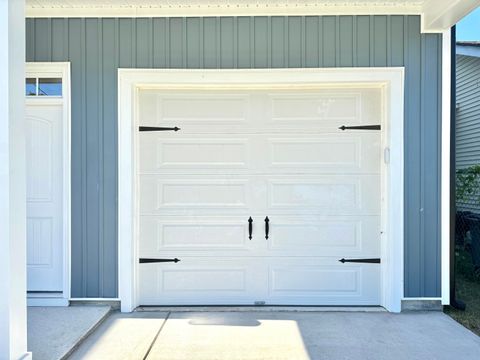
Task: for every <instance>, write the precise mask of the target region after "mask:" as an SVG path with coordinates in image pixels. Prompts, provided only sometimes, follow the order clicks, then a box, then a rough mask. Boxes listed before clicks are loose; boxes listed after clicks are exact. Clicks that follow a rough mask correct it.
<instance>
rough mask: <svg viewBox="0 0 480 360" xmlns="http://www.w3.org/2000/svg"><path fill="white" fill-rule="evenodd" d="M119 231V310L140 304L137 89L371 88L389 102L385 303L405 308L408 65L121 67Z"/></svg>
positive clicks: (383, 242) (385, 140)
mask: <svg viewBox="0 0 480 360" xmlns="http://www.w3.org/2000/svg"><path fill="white" fill-rule="evenodd" d="M118 84H119V86H118V114H119V116H118V154H119V155H118V172H119V174H118V181H119V183H118V194H119V204H118V234H119V244H118V246H119V255H118V256H119V260H118V266H119V267H118V273H119V285H118V287H119V297H120V299H121V310H122V311H123V312H130V311H133V310H134V309H135V307H137V306H138V305H139V303H138V288H137V287H138V244H137V236H136V234H138V229H139V226H138V211H139V209H138V204H137V199H138V198H137V196H138V195H137V191H138V184H137V180H136V178H137V176H136V174H137V173H136V171H137V169H138V160H137V157H138V151H137V145H138V139H137V137H138V131H137V130H136V129H137V126H138V119H137V118H138V116H137V112H138V105H137V104H138V92H139V89H147V88H151V89H173V88H174V89H198V90H201V89H212V88H221V89H275V88H283V89H299V90H305V89H322V88H323V89H324V88H332V87H334V88H339V89H348V88H353V87H356V88H358V87H372V86H375V87H377V88H380V89H381V93H382V95H381V96H382V100H383V114H382V115H383V116H382V118H383V120H384V121H383V122H382V148H388V149H389V150H390V161H389V163H388V164H382V180H381V182H382V185H381V188H382V193H383V194H382V197H383V203H382V205H381V207H382V220H381V228H382V236H381V259H382V263H381V264H380V266H381V273H382V280H381V289H382V290H381V304H380V305H381V306H383V307H384V308H386V309H387V310H388V311H391V312H399V311H401V300H402V299H403V296H404V280H403V277H404V272H403V270H404V263H403V258H404V257H403V253H404V244H403V239H404V235H403V234H404V220H403V218H404V203H403V201H404V200H403V199H404V196H403V194H404V161H403V159H404V144H403V139H404V136H403V110H404V107H403V106H404V104H403V102H404V69H403V68H400V67H396V68H395V67H392V68H331V69H272V70H250V69H249V70H162V69H154V70H152V69H119V72H118Z"/></svg>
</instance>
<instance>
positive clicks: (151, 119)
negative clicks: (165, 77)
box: [139, 89, 260, 134]
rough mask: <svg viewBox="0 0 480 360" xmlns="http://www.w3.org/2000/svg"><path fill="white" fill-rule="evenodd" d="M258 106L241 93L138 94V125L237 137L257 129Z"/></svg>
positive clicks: (179, 91) (183, 92)
mask: <svg viewBox="0 0 480 360" xmlns="http://www.w3.org/2000/svg"><path fill="white" fill-rule="evenodd" d="M258 106H259V104H258V102H257V101H255V99H252V95H251V93H250V92H248V91H241V90H238V91H223V90H209V89H204V90H202V91H191V90H169V91H164V90H141V91H140V92H139V122H140V123H139V125H143V126H167V127H168V126H178V127H180V128H181V130H180V131H181V132H182V133H183V134H198V133H229V132H232V130H233V132H234V133H238V132H241V130H242V129H249V128H252V127H253V126H257V123H258V121H255V120H256V119H255V117H256V116H257V115H258V114H259V112H260V110H259V109H258Z"/></svg>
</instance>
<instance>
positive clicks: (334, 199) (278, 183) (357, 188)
mask: <svg viewBox="0 0 480 360" xmlns="http://www.w3.org/2000/svg"><path fill="white" fill-rule="evenodd" d="M264 181H265V183H266V191H267V208H266V210H265V211H267V213H268V214H273V213H278V214H286V213H290V214H302V213H304V214H309V213H315V214H322V215H360V214H363V215H379V214H380V191H379V190H380V176H379V175H360V174H358V175H355V174H352V175H302V176H295V175H284V176H280V175H279V176H269V177H268V178H265V180H264Z"/></svg>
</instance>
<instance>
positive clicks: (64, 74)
mask: <svg viewBox="0 0 480 360" xmlns="http://www.w3.org/2000/svg"><path fill="white" fill-rule="evenodd" d="M25 73H26V77H27V78H28V77H31V78H38V77H51V78H62V96H61V97H46V96H44V97H41V96H38V97H27V98H26V100H25V102H26V104H27V105H29V104H31V105H39V106H40V105H49V104H61V105H62V139H61V142H62V162H63V171H62V178H63V181H62V188H63V189H62V190H63V191H62V234H61V236H62V239H63V244H62V245H63V249H62V250H63V251H62V253H63V265H62V276H63V280H62V283H63V285H62V292H61V293H59V294H58V296H51V295H49V294H46V296H42V295H41V294H38V296H33V297H31V298H29V299H28V305H29V306H68V304H69V299H70V289H71V251H70V249H71V82H70V62H33V63H26V67H25Z"/></svg>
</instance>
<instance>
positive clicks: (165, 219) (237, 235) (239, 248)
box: [139, 215, 260, 257]
mask: <svg viewBox="0 0 480 360" xmlns="http://www.w3.org/2000/svg"><path fill="white" fill-rule="evenodd" d="M139 221H140V222H139V238H140V239H141V241H140V246H139V253H140V257H162V256H163V255H168V256H170V255H171V256H173V257H182V256H185V255H187V256H212V255H213V254H215V256H252V255H256V251H255V250H256V247H257V246H258V242H256V241H252V240H251V239H249V231H248V230H249V224H248V217H247V216H216V217H211V216H148V215H147V216H140V220H139ZM255 226H256V224H255ZM256 227H257V226H256ZM259 230H260V229H259Z"/></svg>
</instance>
